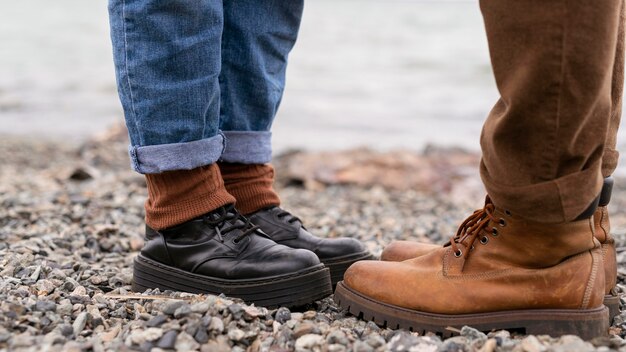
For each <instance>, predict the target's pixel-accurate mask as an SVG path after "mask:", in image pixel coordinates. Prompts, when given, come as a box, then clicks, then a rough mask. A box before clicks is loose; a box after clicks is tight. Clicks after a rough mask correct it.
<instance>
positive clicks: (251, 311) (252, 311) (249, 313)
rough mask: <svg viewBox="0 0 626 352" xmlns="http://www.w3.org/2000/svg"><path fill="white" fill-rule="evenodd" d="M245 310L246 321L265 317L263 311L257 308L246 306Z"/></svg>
mask: <svg viewBox="0 0 626 352" xmlns="http://www.w3.org/2000/svg"><path fill="white" fill-rule="evenodd" d="M243 310H244V313H245V314H244V315H245V318H246V320H252V319H254V318H257V317H260V316H262V315H264V314H263V311H262V310H261V309H259V308H257V307H255V306H244V307H243Z"/></svg>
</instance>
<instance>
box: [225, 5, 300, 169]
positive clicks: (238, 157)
mask: <svg viewBox="0 0 626 352" xmlns="http://www.w3.org/2000/svg"><path fill="white" fill-rule="evenodd" d="M303 7H304V1H302V0H289V1H285V0H247V1H224V36H223V37H222V72H221V73H220V77H219V79H220V89H221V93H222V96H221V97H222V101H221V110H220V117H221V119H220V129H221V130H223V131H224V134H225V135H226V140H227V143H226V149H225V151H224V155H222V160H224V161H227V162H232V163H246V164H259V163H267V162H269V161H270V159H271V135H270V134H269V133H268V132H267V131H270V129H271V127H272V122H273V120H274V116H275V115H276V111H277V110H278V106H279V105H280V101H281V99H282V96H283V91H284V89H285V70H286V68H287V56H288V55H289V52H290V51H291V49H292V47H293V45H294V44H295V42H296V39H297V36H298V29H299V28H300V20H301V18H302V10H303ZM231 131H257V132H258V133H234V132H233V133H231Z"/></svg>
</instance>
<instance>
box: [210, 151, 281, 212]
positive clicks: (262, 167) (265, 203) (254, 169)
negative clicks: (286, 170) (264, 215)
mask: <svg viewBox="0 0 626 352" xmlns="http://www.w3.org/2000/svg"><path fill="white" fill-rule="evenodd" d="M218 165H219V167H220V170H221V172H222V178H223V179H224V185H225V186H226V190H227V191H228V193H230V194H232V195H233V196H234V197H235V199H236V200H237V202H236V207H237V210H239V211H240V212H241V213H242V214H244V215H249V214H252V213H254V212H256V211H259V210H261V209H263V208H267V207H271V206H279V205H280V198H279V197H278V194H276V191H274V188H273V187H272V185H273V183H274V168H273V167H272V165H270V164H238V163H224V162H219V163H218Z"/></svg>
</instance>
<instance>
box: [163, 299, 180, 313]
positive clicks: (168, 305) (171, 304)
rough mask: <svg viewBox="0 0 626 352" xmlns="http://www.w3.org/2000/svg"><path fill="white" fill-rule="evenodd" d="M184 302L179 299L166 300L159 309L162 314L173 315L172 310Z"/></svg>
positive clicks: (174, 310)
mask: <svg viewBox="0 0 626 352" xmlns="http://www.w3.org/2000/svg"><path fill="white" fill-rule="evenodd" d="M184 304H185V302H184V301H179V300H172V301H167V302H165V304H164V305H163V307H162V308H161V310H162V311H163V313H164V314H168V315H173V314H174V312H176V310H177V309H178V308H180V307H182V306H183V305H184Z"/></svg>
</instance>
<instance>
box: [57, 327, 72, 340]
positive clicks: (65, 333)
mask: <svg viewBox="0 0 626 352" xmlns="http://www.w3.org/2000/svg"><path fill="white" fill-rule="evenodd" d="M59 331H60V332H61V335H63V336H65V337H70V336H72V334H73V333H74V328H73V327H72V326H71V325H70V324H61V325H59Z"/></svg>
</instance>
